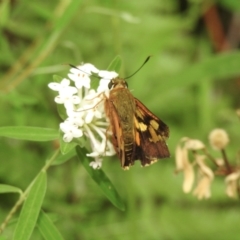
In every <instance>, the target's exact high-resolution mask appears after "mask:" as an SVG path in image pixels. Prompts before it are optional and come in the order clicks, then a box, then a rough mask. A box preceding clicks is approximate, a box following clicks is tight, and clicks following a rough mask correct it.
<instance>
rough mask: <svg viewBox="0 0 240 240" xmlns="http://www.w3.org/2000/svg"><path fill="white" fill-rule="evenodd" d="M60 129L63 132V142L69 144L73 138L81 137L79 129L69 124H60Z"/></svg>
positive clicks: (81, 133) (81, 132)
mask: <svg viewBox="0 0 240 240" xmlns="http://www.w3.org/2000/svg"><path fill="white" fill-rule="evenodd" d="M60 129H61V130H62V131H63V132H64V136H63V140H64V141H65V142H71V141H72V139H73V138H79V137H82V135H83V131H82V130H81V129H78V127H77V126H76V125H72V124H71V123H69V122H63V123H60Z"/></svg>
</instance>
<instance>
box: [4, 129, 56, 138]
mask: <svg viewBox="0 0 240 240" xmlns="http://www.w3.org/2000/svg"><path fill="white" fill-rule="evenodd" d="M0 136H3V137H9V138H15V139H21V140H29V141H51V140H55V139H58V137H59V133H58V130H56V129H51V128H40V127H16V126H8V127H0Z"/></svg>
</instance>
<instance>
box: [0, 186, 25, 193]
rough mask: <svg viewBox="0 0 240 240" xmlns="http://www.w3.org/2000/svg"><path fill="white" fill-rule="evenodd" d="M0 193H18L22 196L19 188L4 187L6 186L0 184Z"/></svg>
mask: <svg viewBox="0 0 240 240" xmlns="http://www.w3.org/2000/svg"><path fill="white" fill-rule="evenodd" d="M1 193H20V194H22V190H21V189H20V188H17V187H14V186H11V185H6V184H0V194H1Z"/></svg>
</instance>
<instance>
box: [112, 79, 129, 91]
mask: <svg viewBox="0 0 240 240" xmlns="http://www.w3.org/2000/svg"><path fill="white" fill-rule="evenodd" d="M108 88H109V89H113V88H128V84H127V82H126V81H125V80H124V79H123V78H113V79H112V80H111V81H110V82H109V84H108Z"/></svg>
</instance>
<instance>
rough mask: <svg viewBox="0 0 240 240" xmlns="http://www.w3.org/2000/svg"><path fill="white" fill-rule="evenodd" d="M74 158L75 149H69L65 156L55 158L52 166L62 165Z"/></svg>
mask: <svg viewBox="0 0 240 240" xmlns="http://www.w3.org/2000/svg"><path fill="white" fill-rule="evenodd" d="M74 156H76V151H75V149H71V150H70V151H69V152H67V153H66V154H63V155H60V156H59V157H57V158H56V160H54V162H53V163H52V165H60V164H63V163H65V162H67V161H68V160H69V159H71V158H72V157H74Z"/></svg>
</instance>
